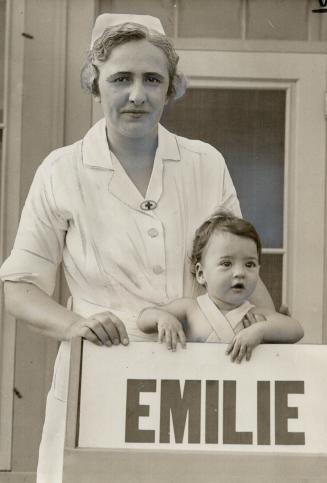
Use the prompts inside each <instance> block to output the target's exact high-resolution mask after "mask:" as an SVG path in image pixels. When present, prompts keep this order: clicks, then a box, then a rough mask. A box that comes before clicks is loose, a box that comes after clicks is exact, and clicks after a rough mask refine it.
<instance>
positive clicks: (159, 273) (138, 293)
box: [0, 14, 271, 483]
mask: <svg viewBox="0 0 327 483" xmlns="http://www.w3.org/2000/svg"><path fill="white" fill-rule="evenodd" d="M177 62H178V57H177V55H176V53H175V52H174V50H173V48H172V45H171V43H170V42H169V40H168V39H167V38H166V37H165V34H164V31H163V28H162V25H161V23H160V21H159V20H158V19H156V18H154V17H149V16H137V15H133V16H131V15H112V14H105V15H101V16H100V17H98V19H97V21H96V23H95V26H94V29H93V33H92V43H91V50H90V54H89V62H88V64H87V65H86V67H85V68H84V70H83V75H82V82H83V83H84V85H85V86H86V88H87V89H88V90H89V91H90V92H92V94H93V95H94V96H95V98H96V100H97V101H99V102H100V103H101V106H102V109H103V113H104V119H102V120H101V121H99V122H98V123H97V124H95V125H94V126H93V127H92V128H91V129H90V131H89V132H88V133H87V134H86V136H85V137H84V138H83V139H82V140H81V141H78V142H77V143H75V144H74V145H72V146H68V147H64V148H60V149H58V150H56V151H54V152H52V153H51V154H50V155H49V156H48V157H47V158H46V159H45V160H44V161H43V163H42V164H41V165H40V167H39V169H38V170H37V173H36V175H35V178H34V181H33V184H32V186H31V189H30V192H29V195H28V197H27V200H26V204H25V207H24V209H23V213H22V217H21V221H20V225H19V229H18V233H17V237H16V241H15V245H14V248H13V250H12V253H11V255H10V257H9V258H8V259H7V260H6V261H5V263H4V264H3V266H2V269H1V274H0V275H1V278H2V280H5V281H6V283H5V296H6V304H7V308H8V310H9V311H10V312H11V313H12V314H13V315H14V316H15V317H16V318H19V319H24V320H26V322H27V323H28V324H30V325H31V326H32V327H33V328H34V329H36V330H38V331H39V332H40V333H42V334H45V335H48V336H51V337H54V338H56V339H57V340H60V341H62V343H61V346H60V349H59V353H58V356H57V360H56V364H55V370H54V378H53V383H52V387H51V390H50V392H49V395H48V400H47V409H46V419H45V424H44V430H43V436H42V442H41V446H40V457H39V465H38V479H37V481H38V483H59V482H61V481H62V463H63V446H64V431H65V415H66V399H67V383H68V367H69V341H70V340H71V339H72V338H73V337H75V336H81V337H84V338H85V339H88V340H90V341H91V342H94V343H96V344H99V345H102V344H105V345H107V346H110V345H112V344H119V343H122V344H124V345H126V346H128V343H129V340H131V341H133V340H142V339H143V340H144V339H145V338H146V337H147V336H146V335H145V334H142V333H141V332H139V331H138V329H137V327H136V318H137V315H138V313H139V311H140V310H141V309H142V308H144V307H145V306H149V304H156V305H158V304H159V305H160V304H166V303H167V302H169V301H171V300H173V299H176V298H179V297H182V296H185V295H187V296H192V295H194V294H195V290H194V289H195V287H193V280H192V277H191V275H190V270H189V265H188V249H189V247H190V245H191V242H192V237H193V233H194V230H195V227H197V226H198V225H199V224H200V223H201V222H202V221H203V220H204V219H205V218H206V217H207V216H208V215H210V214H211V213H212V212H213V211H214V210H215V209H217V208H218V207H224V208H226V209H228V210H230V211H232V212H233V213H234V214H235V215H240V208H239V203H238V200H237V196H236V193H235V189H234V186H233V184H232V181H231V178H230V176H229V173H228V170H227V168H226V165H225V162H224V159H223V157H222V156H221V155H220V154H219V153H218V152H217V151H216V150H215V149H214V148H213V147H212V146H210V145H208V144H205V143H202V142H200V141H192V140H188V139H185V138H181V137H178V136H175V135H174V134H172V133H170V132H168V131H167V130H166V129H164V128H163V127H162V126H160V125H159V120H160V118H161V115H162V112H163V109H164V106H165V104H166V103H167V102H168V101H169V100H170V99H173V98H174V97H176V96H178V95H180V94H181V90H182V88H183V82H184V81H183V77H182V76H181V75H180V74H178V73H177V70H176V69H177ZM61 261H62V262H63V266H64V270H65V274H66V278H67V281H68V284H69V288H70V291H71V294H72V300H73V302H72V310H68V309H66V308H64V307H62V306H60V305H59V304H57V303H56V302H55V301H54V300H53V299H52V298H51V295H52V293H53V290H54V286H55V280H56V272H57V268H58V265H59V264H60V262H61ZM254 299H255V303H256V305H263V306H270V304H271V299H270V297H269V295H268V294H267V292H266V290H265V288H264V287H263V286H262V285H261V286H260V288H259V290H258V291H257V293H256V295H255V296H254ZM126 357H128V347H127V348H126Z"/></svg>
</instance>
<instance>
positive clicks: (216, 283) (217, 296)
mask: <svg viewBox="0 0 327 483" xmlns="http://www.w3.org/2000/svg"><path fill="white" fill-rule="evenodd" d="M196 278H197V280H198V282H199V283H200V284H201V285H205V287H206V289H207V292H208V294H209V296H210V298H211V300H213V301H214V302H215V303H216V304H217V306H218V307H219V308H221V309H225V310H230V309H232V308H234V307H236V306H238V305H241V304H242V303H243V302H244V301H245V300H247V299H248V298H249V297H250V295H251V294H252V293H253V291H254V289H255V287H256V284H257V281H258V278H259V261H258V253H257V246H256V243H255V242H254V241H253V240H251V239H250V238H245V237H241V236H237V235H234V234H232V233H229V232H224V231H219V230H217V231H216V232H215V233H213V234H212V236H211V238H210V239H209V241H208V243H207V245H206V247H205V249H204V250H203V253H202V258H201V263H198V264H197V266H196Z"/></svg>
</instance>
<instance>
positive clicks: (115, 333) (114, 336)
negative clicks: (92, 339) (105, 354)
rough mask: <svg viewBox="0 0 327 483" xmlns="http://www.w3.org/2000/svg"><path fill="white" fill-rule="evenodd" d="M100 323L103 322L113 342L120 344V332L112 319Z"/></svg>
mask: <svg viewBox="0 0 327 483" xmlns="http://www.w3.org/2000/svg"><path fill="white" fill-rule="evenodd" d="M99 324H101V326H102V327H103V329H104V330H105V332H106V334H107V336H108V338H109V339H110V340H111V342H112V343H113V344H115V345H118V344H120V338H119V333H118V330H117V329H116V327H115V324H114V323H113V322H112V320H110V319H106V320H104V321H103V322H99Z"/></svg>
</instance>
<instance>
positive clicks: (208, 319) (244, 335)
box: [137, 212, 303, 362]
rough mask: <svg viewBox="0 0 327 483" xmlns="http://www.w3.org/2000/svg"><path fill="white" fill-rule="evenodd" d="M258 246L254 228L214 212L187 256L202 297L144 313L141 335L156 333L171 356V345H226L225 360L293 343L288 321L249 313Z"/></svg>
mask: <svg viewBox="0 0 327 483" xmlns="http://www.w3.org/2000/svg"><path fill="white" fill-rule="evenodd" d="M260 258H261V243H260V239H259V236H258V234H257V232H256V230H255V228H254V227H253V226H252V225H251V224H250V223H249V222H248V221H245V220H243V219H241V218H237V217H235V216H233V215H232V214H230V213H226V212H218V213H216V214H214V215H213V216H211V217H210V218H209V219H208V220H207V221H205V222H204V223H203V224H202V225H201V226H200V227H199V228H198V230H197V231H196V234H195V239H194V242H193V250H192V256H191V262H192V269H193V274H194V275H195V277H196V280H197V281H198V283H199V284H200V285H202V286H203V287H205V289H206V293H205V295H201V296H200V297H197V299H192V298H181V299H177V300H174V301H173V302H171V303H169V304H167V305H163V306H160V307H149V308H146V309H144V310H143V311H142V312H141V313H140V315H139V318H138V322H137V324H138V327H139V329H141V330H142V331H143V332H147V333H151V332H158V340H159V342H163V341H165V342H166V344H167V347H168V349H172V350H176V346H177V341H178V340H179V342H180V343H181V345H182V346H183V347H185V343H186V340H188V341H190V342H225V343H229V345H228V348H227V351H226V353H227V354H231V360H232V361H237V362H241V361H242V359H243V357H244V356H245V357H246V359H247V360H249V359H250V357H251V353H252V351H253V349H254V348H255V347H256V346H257V345H259V344H261V343H265V342H266V343H272V342H279V343H293V342H297V341H298V340H300V339H301V338H302V337H303V329H302V327H301V325H300V324H299V323H298V322H297V321H296V320H294V319H293V318H291V317H288V316H286V315H282V314H279V313H277V312H275V311H273V310H269V309H264V308H261V307H260V308H259V307H255V306H254V305H252V304H251V303H250V302H249V301H248V299H249V298H250V297H251V295H252V293H253V291H254V289H255V287H256V285H257V282H258V278H259V268H260Z"/></svg>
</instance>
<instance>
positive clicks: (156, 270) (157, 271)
mask: <svg viewBox="0 0 327 483" xmlns="http://www.w3.org/2000/svg"><path fill="white" fill-rule="evenodd" d="M152 270H153V273H155V274H156V275H160V274H161V273H163V272H164V269H163V268H162V267H161V266H160V265H154V267H153V269H152Z"/></svg>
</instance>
